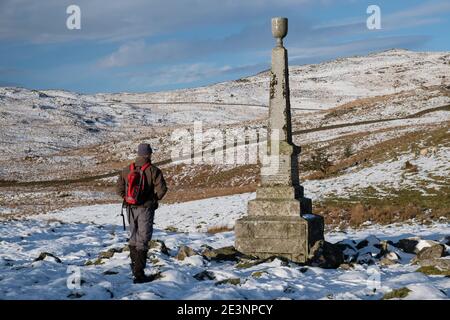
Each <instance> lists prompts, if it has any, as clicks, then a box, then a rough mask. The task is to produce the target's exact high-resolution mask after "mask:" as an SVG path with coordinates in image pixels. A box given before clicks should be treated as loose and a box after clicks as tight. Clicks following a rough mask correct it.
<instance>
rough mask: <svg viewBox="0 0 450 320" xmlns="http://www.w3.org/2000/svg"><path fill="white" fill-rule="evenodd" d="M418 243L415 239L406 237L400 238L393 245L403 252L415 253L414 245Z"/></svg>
mask: <svg viewBox="0 0 450 320" xmlns="http://www.w3.org/2000/svg"><path fill="white" fill-rule="evenodd" d="M418 243H419V241H418V240H417V239H414V238H407V239H400V240H399V241H397V242H396V243H394V246H395V247H397V248H399V249H400V250H402V251H403V252H405V253H411V254H415V253H417V252H416V246H417V244H418Z"/></svg>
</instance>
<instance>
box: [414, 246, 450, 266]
mask: <svg viewBox="0 0 450 320" xmlns="http://www.w3.org/2000/svg"><path fill="white" fill-rule="evenodd" d="M444 254H445V246H444V245H442V244H435V245H432V246H431V247H426V248H423V249H422V250H420V251H419V253H418V254H417V256H416V257H415V258H414V259H413V260H412V261H411V263H412V264H416V263H418V262H419V261H422V260H432V259H438V258H441V257H443V256H444Z"/></svg>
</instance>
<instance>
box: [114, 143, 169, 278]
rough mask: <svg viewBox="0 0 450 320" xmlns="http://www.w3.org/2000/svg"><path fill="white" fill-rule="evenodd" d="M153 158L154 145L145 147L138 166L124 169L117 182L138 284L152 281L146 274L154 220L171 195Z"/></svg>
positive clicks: (132, 264)
mask: <svg viewBox="0 0 450 320" xmlns="http://www.w3.org/2000/svg"><path fill="white" fill-rule="evenodd" d="M151 155H152V148H151V147H150V145H149V144H148V143H141V144H140V145H139V146H138V156H137V158H136V160H135V162H133V163H132V164H131V165H130V166H127V167H125V168H123V170H122V172H121V173H120V176H119V178H118V180H117V194H118V195H120V196H121V197H122V199H124V203H125V204H126V207H127V217H128V223H129V224H130V233H131V234H130V240H129V247H130V258H131V271H132V272H133V278H134V279H133V282H134V283H144V282H149V281H151V280H152V279H151V277H148V276H146V275H145V272H144V269H145V265H146V262H147V252H148V242H149V241H150V240H151V238H152V233H153V219H154V216H155V210H156V209H157V208H158V201H159V200H161V199H162V198H163V197H164V195H165V194H166V192H167V186H166V182H165V181H164V177H163V174H162V172H161V170H160V169H159V168H157V167H156V166H154V165H152V164H151Z"/></svg>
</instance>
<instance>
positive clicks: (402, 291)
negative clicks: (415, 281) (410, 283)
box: [381, 287, 411, 300]
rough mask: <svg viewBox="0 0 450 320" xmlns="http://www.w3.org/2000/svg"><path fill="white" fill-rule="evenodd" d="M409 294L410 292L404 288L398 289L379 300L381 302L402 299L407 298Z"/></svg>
mask: <svg viewBox="0 0 450 320" xmlns="http://www.w3.org/2000/svg"><path fill="white" fill-rule="evenodd" d="M410 292H411V290H409V289H408V288H406V287H403V288H400V289H394V290H392V291H391V292H388V293H386V294H385V295H384V296H383V298H381V299H382V300H389V299H395V298H399V299H403V298H406V296H408V294H409V293H410Z"/></svg>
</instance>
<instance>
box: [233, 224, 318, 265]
mask: <svg viewBox="0 0 450 320" xmlns="http://www.w3.org/2000/svg"><path fill="white" fill-rule="evenodd" d="M317 223H318V224H322V225H323V221H322V219H321V217H319V216H314V217H313V218H311V219H304V218H302V217H300V216H297V217H293V216H292V217H289V216H286V217H279V216H266V217H255V216H247V217H244V218H241V219H239V220H238V221H237V222H236V225H235V233H236V249H237V250H238V251H240V252H243V253H244V254H246V255H250V256H256V257H258V258H261V259H265V258H269V257H272V256H280V257H284V258H286V259H289V260H292V261H295V262H300V263H304V262H306V260H307V257H308V253H309V245H308V244H309V243H313V242H315V241H317V240H322V239H323V233H321V232H319V233H316V234H315V233H313V232H310V229H311V226H312V225H314V224H317ZM319 228H320V227H319ZM312 237H314V238H313V239H311V238H312Z"/></svg>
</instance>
